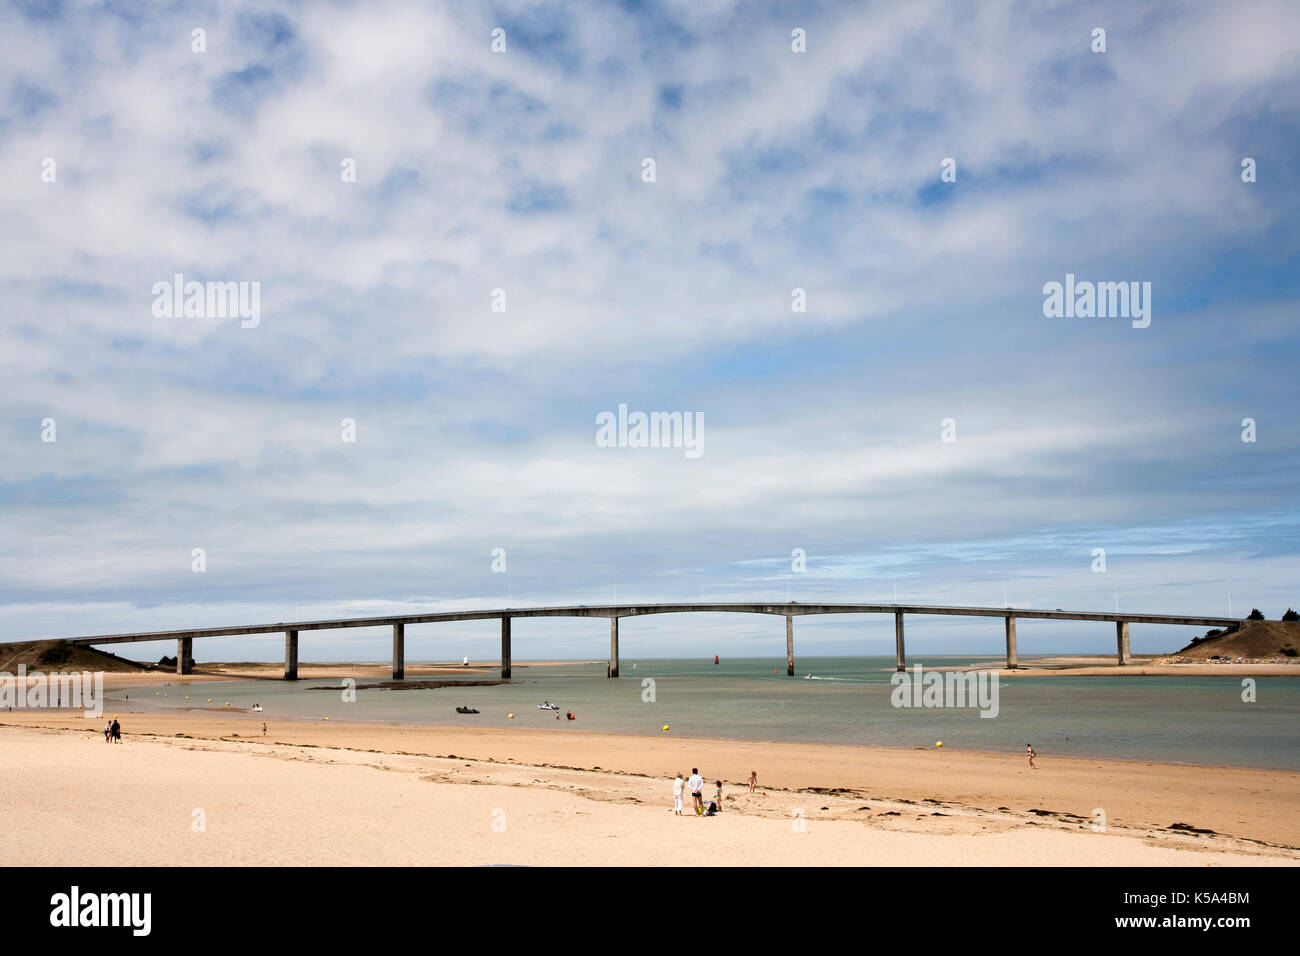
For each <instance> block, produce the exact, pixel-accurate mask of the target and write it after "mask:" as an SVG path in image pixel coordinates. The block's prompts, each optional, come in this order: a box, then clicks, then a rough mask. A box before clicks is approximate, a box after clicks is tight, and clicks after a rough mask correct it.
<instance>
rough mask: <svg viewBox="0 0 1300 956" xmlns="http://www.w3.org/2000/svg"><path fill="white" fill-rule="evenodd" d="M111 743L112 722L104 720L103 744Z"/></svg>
mask: <svg viewBox="0 0 1300 956" xmlns="http://www.w3.org/2000/svg"><path fill="white" fill-rule="evenodd" d="M112 742H113V722H112V721H111V720H106V721H104V743H106V744H111V743H112Z"/></svg>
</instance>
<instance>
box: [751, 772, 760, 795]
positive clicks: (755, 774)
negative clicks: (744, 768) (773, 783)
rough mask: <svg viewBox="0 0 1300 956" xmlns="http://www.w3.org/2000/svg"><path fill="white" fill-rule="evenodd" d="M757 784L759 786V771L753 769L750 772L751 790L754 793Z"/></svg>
mask: <svg viewBox="0 0 1300 956" xmlns="http://www.w3.org/2000/svg"><path fill="white" fill-rule="evenodd" d="M757 786H758V771H757V770H751V771H750V772H749V792H750V793H751V794H752V793H753V792H754V788H755V787H757Z"/></svg>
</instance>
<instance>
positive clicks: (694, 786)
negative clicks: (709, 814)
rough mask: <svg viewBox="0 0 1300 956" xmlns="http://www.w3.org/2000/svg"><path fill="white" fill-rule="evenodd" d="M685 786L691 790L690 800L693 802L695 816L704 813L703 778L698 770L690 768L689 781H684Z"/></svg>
mask: <svg viewBox="0 0 1300 956" xmlns="http://www.w3.org/2000/svg"><path fill="white" fill-rule="evenodd" d="M686 785H687V786H688V787H690V788H691V799H692V800H693V801H695V815H696V816H699V815H700V814H702V813H704V778H703V777H701V776H700V771H699V770H698V769H696V768H694V767H692V768H691V779H690V780H687V781H686Z"/></svg>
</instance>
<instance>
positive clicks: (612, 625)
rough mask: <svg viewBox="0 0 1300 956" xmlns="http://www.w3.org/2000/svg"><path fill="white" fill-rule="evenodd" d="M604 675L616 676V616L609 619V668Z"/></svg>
mask: <svg viewBox="0 0 1300 956" xmlns="http://www.w3.org/2000/svg"><path fill="white" fill-rule="evenodd" d="M605 676H606V677H617V676H618V618H616V617H611V618H610V619H609V670H608V671H607V672H606V674H605Z"/></svg>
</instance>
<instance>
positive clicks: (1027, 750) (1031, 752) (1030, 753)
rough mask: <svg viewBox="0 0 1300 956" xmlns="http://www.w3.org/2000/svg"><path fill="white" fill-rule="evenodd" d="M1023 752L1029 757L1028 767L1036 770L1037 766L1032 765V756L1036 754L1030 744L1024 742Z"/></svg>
mask: <svg viewBox="0 0 1300 956" xmlns="http://www.w3.org/2000/svg"><path fill="white" fill-rule="evenodd" d="M1025 753H1026V754H1027V755H1028V757H1029V769H1030V770H1037V769H1038V767H1036V766H1035V765H1034V758H1035V757H1037V756H1038V754H1036V753H1034V748H1033V745H1032V744H1025Z"/></svg>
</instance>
